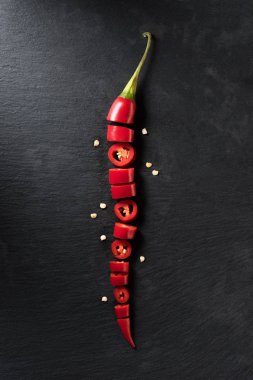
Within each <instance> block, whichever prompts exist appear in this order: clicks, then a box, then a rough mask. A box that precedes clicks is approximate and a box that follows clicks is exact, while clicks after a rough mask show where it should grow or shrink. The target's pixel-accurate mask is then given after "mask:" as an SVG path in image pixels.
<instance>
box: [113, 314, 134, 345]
mask: <svg viewBox="0 0 253 380" xmlns="http://www.w3.org/2000/svg"><path fill="white" fill-rule="evenodd" d="M117 322H118V325H119V327H120V330H121V332H122V334H123V336H124V338H125V339H126V341H127V342H128V343H129V344H130V346H131V347H133V348H135V343H134V341H133V338H132V334H131V327H130V318H120V319H117Z"/></svg>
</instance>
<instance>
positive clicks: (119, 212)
mask: <svg viewBox="0 0 253 380" xmlns="http://www.w3.org/2000/svg"><path fill="white" fill-rule="evenodd" d="M114 213H115V215H116V216H117V217H118V218H119V219H120V220H121V221H122V222H125V223H127V222H131V221H132V220H134V219H135V218H136V216H137V213H138V207H137V204H136V202H135V201H133V200H132V199H126V200H124V201H120V202H118V203H116V205H115V206H114Z"/></svg>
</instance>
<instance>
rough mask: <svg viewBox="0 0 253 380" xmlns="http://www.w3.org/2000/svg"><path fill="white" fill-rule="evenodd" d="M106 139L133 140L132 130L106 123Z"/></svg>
mask: <svg viewBox="0 0 253 380" xmlns="http://www.w3.org/2000/svg"><path fill="white" fill-rule="evenodd" d="M107 141H118V142H129V143H131V142H133V141H134V130H133V129H131V128H127V127H121V126H119V125H108V126H107Z"/></svg>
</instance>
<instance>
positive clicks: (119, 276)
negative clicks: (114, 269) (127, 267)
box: [110, 273, 128, 286]
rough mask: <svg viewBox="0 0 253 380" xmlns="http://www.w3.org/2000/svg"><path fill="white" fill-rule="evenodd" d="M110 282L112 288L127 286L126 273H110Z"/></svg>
mask: <svg viewBox="0 0 253 380" xmlns="http://www.w3.org/2000/svg"><path fill="white" fill-rule="evenodd" d="M110 281H111V285H112V286H122V285H127V284H128V274H127V273H111V274H110Z"/></svg>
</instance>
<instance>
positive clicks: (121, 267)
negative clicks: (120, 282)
mask: <svg viewBox="0 0 253 380" xmlns="http://www.w3.org/2000/svg"><path fill="white" fill-rule="evenodd" d="M109 265H110V271H111V272H121V273H128V272H129V262H128V261H110V263H109Z"/></svg>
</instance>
